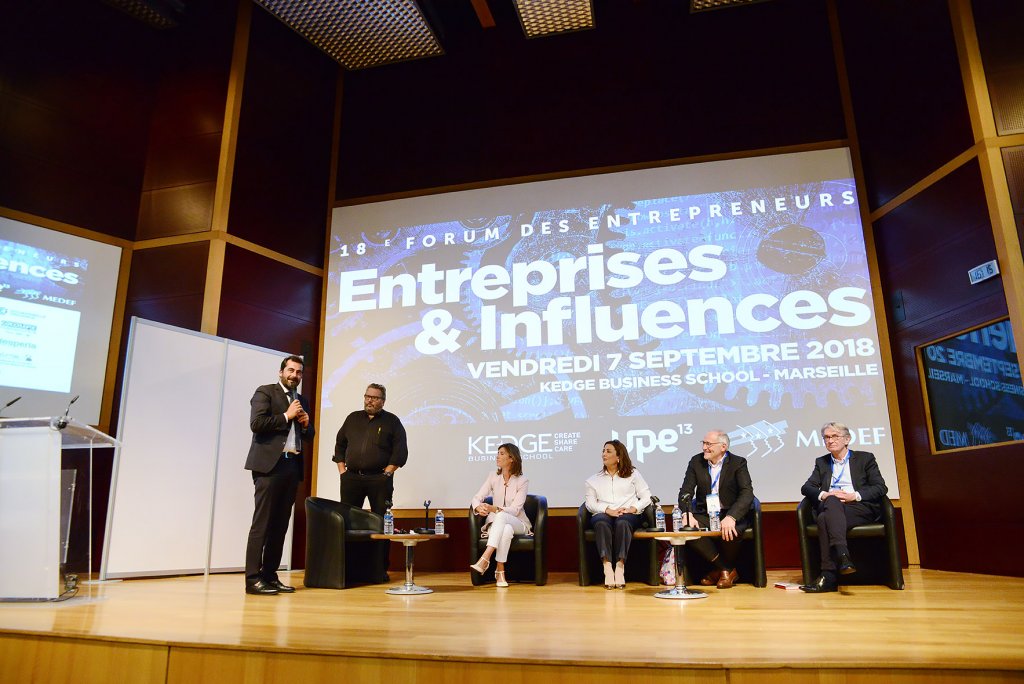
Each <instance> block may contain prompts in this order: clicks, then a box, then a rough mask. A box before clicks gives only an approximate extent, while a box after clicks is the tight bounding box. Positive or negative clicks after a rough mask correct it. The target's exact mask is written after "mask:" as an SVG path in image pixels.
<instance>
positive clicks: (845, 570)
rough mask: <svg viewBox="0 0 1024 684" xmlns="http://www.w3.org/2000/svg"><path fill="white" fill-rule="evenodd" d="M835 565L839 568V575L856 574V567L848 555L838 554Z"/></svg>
mask: <svg viewBox="0 0 1024 684" xmlns="http://www.w3.org/2000/svg"><path fill="white" fill-rule="evenodd" d="M837 565H838V566H839V574H840V575H852V574H853V573H855V572H857V566H856V565H854V564H853V561H852V560H850V554H848V553H841V554H839V560H838V563H837Z"/></svg>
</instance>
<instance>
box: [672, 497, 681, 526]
mask: <svg viewBox="0 0 1024 684" xmlns="http://www.w3.org/2000/svg"><path fill="white" fill-rule="evenodd" d="M672 531H673V532H682V531H683V512H682V511H681V510H679V504H676V505H675V506H673V507H672Z"/></svg>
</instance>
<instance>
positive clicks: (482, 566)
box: [469, 558, 491, 575]
mask: <svg viewBox="0 0 1024 684" xmlns="http://www.w3.org/2000/svg"><path fill="white" fill-rule="evenodd" d="M469 567H471V568H473V569H474V570H476V571H477V572H479V573H480V574H481V575H482V574H484V573H485V572H487V568H489V567H491V561H489V560H487V559H486V558H481V559H480V560H478V561H477V562H476V563H473V564H472V565H470V566H469Z"/></svg>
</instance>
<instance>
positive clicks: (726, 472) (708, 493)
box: [679, 430, 754, 589]
mask: <svg viewBox="0 0 1024 684" xmlns="http://www.w3.org/2000/svg"><path fill="white" fill-rule="evenodd" d="M729 442H730V440H729V433H727V432H726V431H725V430H711V431H709V432H708V433H707V434H706V435H704V439H703V441H701V443H700V445H701V449H702V451H701V453H699V454H697V455H696V456H694V457H693V458H691V459H690V462H689V463H688V464H687V466H686V475H685V476H684V477H683V486H682V487H680V488H679V507H680V508H681V509H682V510H683V513H684V515H685V516H687V517H686V520H690V517H691V514H690V499H691V498H692V499H693V502H694V508H695V510H696V515H694V516H692V517H695V518H696V519H697V523H698V525H699V526H700V527H705V528H706V527H707V526H708V522H709V520H710V515H711V513H712V511H718V512H719V515H720V516H721V518H720V519H721V526H722V538H721V540H720V541H719V542H718V543H716V542H714V541H712V540H711V539H709V538H708V537H701V538H700V539H698V540H696V541H693V542H690V543H689V544H688V545H687V546H689V547H691V548H693V549H694V550H695V551H697V552H698V553H699V554H700V555H702V556H704V558H706V559H707V560H708V562H710V563H711V566H712V570H711V572H710V573H708V575H707V576H706V577H704V579H702V580H701V581H700V583H701V584H702V585H704V586H706V587H710V586H717V587H718V588H719V589H729V588H731V587H732V585H733V583H734V582H735V581H736V579H737V577H738V574H737V572H736V558H737V557H738V556H739V551H740V540H741V539H742V538H743V532H744V530H746V529H747V513H748V512H749V511H750V506H751V505H752V504H753V503H754V485H753V483H752V482H751V481H750V471H749V470H747V459H745V458H743V457H742V456H737V455H736V454H734V453H732V452H731V451H729Z"/></svg>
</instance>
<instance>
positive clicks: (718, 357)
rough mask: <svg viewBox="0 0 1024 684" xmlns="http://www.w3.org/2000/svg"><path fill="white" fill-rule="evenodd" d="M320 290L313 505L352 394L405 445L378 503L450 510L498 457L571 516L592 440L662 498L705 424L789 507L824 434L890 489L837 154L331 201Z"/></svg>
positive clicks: (854, 221)
mask: <svg viewBox="0 0 1024 684" xmlns="http://www.w3.org/2000/svg"><path fill="white" fill-rule="evenodd" d="M328 277H329V283H328V296H327V314H326V326H325V330H326V334H325V339H324V362H323V383H322V396H321V408H320V416H319V419H318V420H319V429H320V435H321V439H320V440H319V454H318V468H319V471H318V474H319V478H318V482H319V485H318V494H319V495H320V496H333V497H336V496H337V480H338V478H337V470H336V468H335V465H334V464H333V463H332V462H331V456H332V453H333V447H334V440H333V436H334V431H336V430H337V429H338V427H339V426H340V425H341V423H342V421H343V420H344V418H345V416H346V415H347V414H348V413H349V412H350V411H352V410H356V409H359V408H361V406H362V399H361V396H362V393H363V390H364V388H365V387H366V385H367V383H369V382H380V383H383V384H385V385H386V386H387V388H388V399H387V405H386V407H385V408H386V409H387V410H390V411H392V412H393V413H396V414H397V415H398V416H399V417H400V418H401V419H402V420H403V422H404V423H405V426H406V428H407V430H408V433H409V447H410V457H409V462H408V466H407V467H406V468H405V469H403V470H402V471H401V472H399V473H398V475H397V476H396V479H395V504H396V506H397V507H399V508H416V507H419V506H421V505H422V502H423V501H424V499H431V500H432V501H433V502H434V505H435V506H442V507H448V508H452V507H457V508H463V507H466V506H468V504H469V500H470V498H471V496H472V494H473V493H474V491H475V490H476V488H477V486H478V485H479V484H480V482H482V481H483V479H484V477H485V476H486V473H487V471H488V470H489V469H491V468H493V467H494V465H493V464H494V457H495V454H496V452H497V448H498V446H499V445H500V444H501V443H503V442H514V443H516V444H518V445H519V447H520V448H521V450H522V452H523V458H524V472H525V474H526V476H527V477H529V479H530V483H531V485H530V489H531V491H533V492H535V493H540V494H544V495H546V496H547V497H548V500H549V502H550V504H551V505H553V506H576V505H579V503H580V501H581V500H582V498H583V481H584V480H585V479H586V478H587V477H588V476H590V475H591V474H593V473H594V472H597V471H598V470H599V469H600V467H601V461H600V451H601V446H602V444H603V443H604V442H605V441H606V440H609V439H612V438H618V439H621V440H622V441H623V442H625V444H626V446H627V447H628V449H629V452H630V455H631V457H632V459H633V461H634V463H635V464H636V465H637V467H638V468H639V469H640V471H641V473H643V475H644V477H645V479H646V480H647V481H648V482H649V483H650V484H651V486H652V490H653V493H654V494H656V495H657V496H659V497H660V498H661V499H662V500H663V501H671V500H673V499H675V497H676V495H677V492H678V487H679V485H680V483H681V481H682V479H683V474H684V469H685V467H686V463H687V461H688V459H689V458H690V457H691V456H692V455H693V454H695V453H698V452H699V451H700V440H701V437H702V436H703V435H704V433H705V432H706V431H708V430H709V429H714V428H721V429H724V430H726V431H728V432H729V434H730V436H731V439H732V451H733V452H734V453H737V454H739V455H741V456H745V457H746V458H747V459H748V460H749V462H750V472H751V475H752V477H753V480H754V490H755V493H756V494H757V496H758V497H759V498H760V499H761V500H762V501H764V502H783V501H795V500H797V499H799V497H800V494H799V490H800V485H801V484H802V483H803V482H804V481H805V480H806V478H807V476H808V474H809V473H810V472H811V468H812V465H813V460H814V458H815V457H816V456H819V455H821V454H823V453H825V449H824V447H823V446H822V443H821V439H820V435H819V428H820V427H821V425H822V424H823V423H825V422H828V421H840V422H844V423H846V424H848V425H849V426H851V428H852V429H853V445H854V448H859V449H865V450H868V451H872V452H874V453H875V454H876V455H877V456H878V460H879V464H880V466H881V468H882V473H883V475H884V476H885V478H886V482H887V483H888V485H889V492H890V496H892V497H893V498H897V497H898V496H899V491H898V486H897V482H896V468H895V459H894V451H893V446H892V444H891V441H890V424H889V413H888V409H887V406H886V395H885V388H884V385H883V380H882V363H881V356H880V351H879V343H878V331H877V327H876V313H875V311H874V307H873V300H872V294H871V285H870V277H869V272H868V261H867V255H866V253H865V246H864V236H863V228H862V225H861V221H860V209H859V207H858V204H857V193H856V188H855V184H854V180H853V171H852V167H851V164H850V158H849V152H848V150H846V149H835V150H824V151H817V152H805V153H798V154H786V155H777V156H771V157H759V158H751V159H742V160H732V161H721V162H709V163H701V164H691V165H685V166H671V167H663V168H655V169H647V170H641V171H630V172H622V173H610V174H602V175H591V176H585V177H577V178H567V179H562V180H553V181H544V182H538V183H527V184H519V185H511V186H504V187H496V188H489V189H483V190H471V191H465V192H456V193H448V194H438V195H432V196H427V197H417V198H411V199H403V200H394V201H388V202H380V203H373V204H364V205H358V206H351V207H341V208H336V209H335V210H334V215H333V224H332V234H331V245H330V260H329V276H328Z"/></svg>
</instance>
